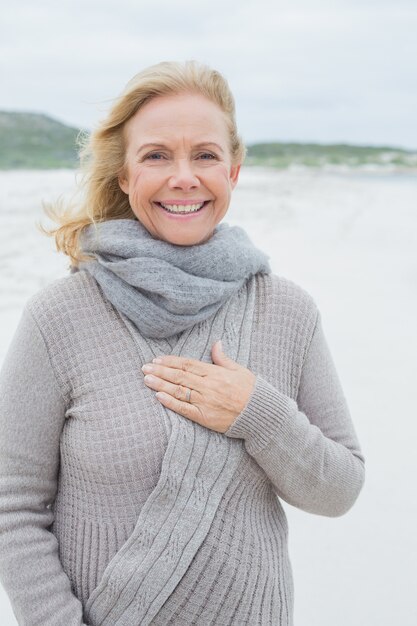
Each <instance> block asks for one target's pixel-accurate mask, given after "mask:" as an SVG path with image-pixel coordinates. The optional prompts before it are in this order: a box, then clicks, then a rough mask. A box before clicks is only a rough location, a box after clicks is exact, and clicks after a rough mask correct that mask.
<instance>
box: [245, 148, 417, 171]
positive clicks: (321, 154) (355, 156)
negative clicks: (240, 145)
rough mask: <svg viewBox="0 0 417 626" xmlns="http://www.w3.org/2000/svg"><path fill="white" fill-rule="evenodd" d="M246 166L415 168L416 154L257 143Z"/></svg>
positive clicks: (248, 154) (392, 149) (394, 149)
mask: <svg viewBox="0 0 417 626" xmlns="http://www.w3.org/2000/svg"><path fill="white" fill-rule="evenodd" d="M245 165H263V166H271V167H278V168H285V167H288V166H289V165H304V166H309V167H323V166H326V165H347V166H349V167H360V166H364V165H383V166H391V167H398V168H416V167H417V151H408V150H402V149H400V148H392V147H388V146H380V147H373V146H355V145H348V144H327V145H322V144H316V143H257V144H253V145H251V146H248V153H247V157H246V161H245Z"/></svg>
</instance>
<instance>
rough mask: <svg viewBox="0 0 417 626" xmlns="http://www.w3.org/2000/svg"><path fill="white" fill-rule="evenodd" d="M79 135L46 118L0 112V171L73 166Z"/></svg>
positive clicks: (31, 114)
mask: <svg viewBox="0 0 417 626" xmlns="http://www.w3.org/2000/svg"><path fill="white" fill-rule="evenodd" d="M78 132H79V130H78V129H76V128H71V127H70V126H66V125H65V124H61V122H58V121H56V120H54V119H52V118H51V117H48V116H47V115H41V114H38V113H17V112H8V111H7V112H6V111H0V147H1V148H0V169H24V168H28V169H30V168H35V169H49V168H60V167H76V165H77V148H76V138H77V135H78Z"/></svg>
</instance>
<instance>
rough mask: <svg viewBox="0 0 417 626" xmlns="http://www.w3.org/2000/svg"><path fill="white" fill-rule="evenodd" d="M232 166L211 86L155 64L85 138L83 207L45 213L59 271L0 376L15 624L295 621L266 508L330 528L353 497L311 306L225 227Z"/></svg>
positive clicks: (4, 553) (232, 127) (355, 479)
mask: <svg viewBox="0 0 417 626" xmlns="http://www.w3.org/2000/svg"><path fill="white" fill-rule="evenodd" d="M244 155H245V148H244V145H243V143H242V141H241V139H240V138H239V135H238V133H237V129H236V123H235V108H234V100H233V96H232V94H231V92H230V90H229V87H228V84H227V82H226V80H225V79H224V78H223V77H222V76H221V75H220V74H219V73H218V72H217V71H216V70H213V69H211V68H209V67H207V66H205V65H200V64H198V63H196V62H194V61H188V62H185V63H170V62H164V63H160V64H158V65H156V66H153V67H151V68H147V69H145V70H143V71H142V72H140V73H139V74H138V75H137V76H135V77H134V78H133V79H132V80H131V81H130V83H128V85H127V86H126V89H125V90H124V92H123V93H122V94H121V96H120V97H119V99H118V100H117V101H116V102H115V104H114V106H113V107H112V108H111V110H110V111H109V113H108V115H107V117H106V118H105V119H104V120H103V121H102V122H101V123H100V124H99V126H98V128H97V129H96V130H95V131H94V132H93V133H92V134H91V136H90V137H89V138H88V139H87V142H86V144H85V145H84V148H83V150H82V153H81V165H82V167H83V168H84V173H85V177H84V182H83V187H82V189H83V190H84V197H82V199H81V201H80V203H79V204H78V205H74V206H69V207H68V208H65V209H64V210H63V209H62V207H60V205H57V207H55V208H54V209H52V208H50V209H49V211H48V213H49V215H50V216H52V217H54V218H55V219H56V221H57V223H58V228H56V229H53V230H51V231H50V232H49V233H48V231H45V232H47V233H48V234H52V235H54V236H55V241H56V245H57V247H58V249H59V250H61V251H63V252H64V253H65V254H67V255H68V256H69V257H70V260H71V273H70V275H69V276H65V277H64V278H61V279H58V280H55V281H54V282H52V283H51V284H49V285H47V286H46V287H44V288H43V289H41V290H40V291H39V292H38V293H37V294H35V295H34V296H32V297H31V298H30V299H29V301H28V302H27V304H26V306H25V308H24V311H23V314H22V317H21V320H20V323H19V325H18V328H17V331H16V334H15V337H14V339H13V341H12V343H11V345H10V348H9V351H8V353H7V355H6V359H5V361H4V363H3V368H2V370H1V373H0V433H1V434H0V557H1V558H0V578H1V582H2V584H3V586H4V588H5V589H6V591H7V593H8V594H9V597H10V600H11V603H12V606H13V609H14V612H15V614H16V617H17V619H18V622H19V623H21V624H31V625H32V626H56V624H65V625H66V626H67V625H68V626H80V625H81V624H84V625H89V626H117V625H119V626H122V625H125V624H129V626H130V625H132V626H134V625H136V624H141V625H142V626H145V625H148V624H149V625H150V624H152V625H154V626H165V625H168V624H171V625H177V626H187V625H188V626H191V625H192V624H193V625H199V626H206V625H207V624H212V625H214V624H216V625H217V624H218V625H219V626H220V625H222V624H224V625H226V624H227V625H233V626H241V625H242V624H251V625H252V624H268V625H270V624H271V625H272V624H274V626H292V625H293V609H294V601H293V598H294V595H293V578H292V569H291V564H290V559H289V554H288V525H287V519H286V515H285V511H284V508H283V505H282V502H281V501H286V502H287V503H289V504H291V505H293V506H296V507H298V508H300V509H302V510H304V511H307V512H309V513H315V514H317V515H327V516H332V517H336V516H339V515H343V514H344V513H345V512H346V511H348V510H349V509H350V507H351V506H352V505H353V504H354V502H355V501H356V499H357V497H358V495H359V493H360V491H361V489H362V485H363V481H364V457H363V454H362V452H361V449H360V446H359V442H358V440H357V437H356V434H355V429H354V426H353V423H352V420H351V417H350V414H349V409H348V406H347V403H346V399H345V397H344V394H343V390H342V387H341V385H340V382H339V379H338V375H337V373H336V371H335V367H334V363H333V360H332V357H331V354H330V351H329V348H328V346H327V343H326V339H325V336H324V332H323V329H322V326H321V316H320V312H319V310H318V308H317V306H316V304H315V302H314V299H313V298H312V296H311V295H310V294H308V293H307V292H306V291H305V290H304V289H303V288H302V287H300V286H299V285H296V284H295V283H293V282H292V281H290V280H289V279H287V278H284V277H282V276H277V275H275V274H272V272H271V268H270V266H269V262H268V257H267V255H265V254H264V252H262V251H261V250H259V249H258V248H257V247H255V246H254V244H253V243H252V242H251V240H250V238H249V237H248V235H247V234H246V232H245V231H244V230H243V229H242V228H240V227H238V226H234V227H231V226H229V225H228V224H227V223H221V220H222V219H223V217H224V216H225V215H226V213H227V210H228V207H229V204H230V199H231V194H232V192H233V189H234V188H235V186H236V184H237V182H238V177H239V170H240V167H241V164H242V162H243V159H244ZM254 208H255V209H256V207H254Z"/></svg>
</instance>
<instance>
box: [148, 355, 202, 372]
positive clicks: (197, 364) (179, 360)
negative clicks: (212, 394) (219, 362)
mask: <svg viewBox="0 0 417 626" xmlns="http://www.w3.org/2000/svg"><path fill="white" fill-rule="evenodd" d="M152 363H157V364H160V365H165V366H166V367H173V368H175V369H178V370H183V371H186V372H191V373H192V374H196V375H197V376H207V375H208V374H209V372H210V369H212V368H213V367H214V366H213V365H212V364H211V363H205V362H204V361H198V360H197V359H190V358H188V357H183V356H175V355H173V354H166V355H163V356H159V357H157V358H156V359H153V361H152Z"/></svg>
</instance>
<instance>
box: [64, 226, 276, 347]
mask: <svg viewBox="0 0 417 626" xmlns="http://www.w3.org/2000/svg"><path fill="white" fill-rule="evenodd" d="M80 246H81V249H82V251H83V252H86V253H88V254H93V255H94V257H95V260H92V261H85V262H81V263H80V264H79V266H78V267H79V269H85V270H87V271H88V272H90V274H91V275H92V276H93V277H94V278H95V280H96V281H97V283H98V284H99V285H100V287H101V289H102V291H103V293H104V295H105V296H106V298H107V299H108V300H110V302H111V303H112V304H113V305H114V306H115V307H116V309H117V310H119V311H121V312H122V313H124V314H125V315H126V316H127V317H128V318H129V319H130V320H131V321H132V322H133V323H134V324H135V326H136V327H137V328H138V329H139V331H140V332H141V333H142V334H143V335H144V336H145V337H150V338H153V339H162V338H166V337H170V336H172V335H175V334H177V333H180V332H181V331H183V330H185V329H187V328H190V327H192V326H194V325H195V324H197V323H198V322H201V321H202V320H205V319H207V318H209V317H211V316H212V315H214V314H215V313H216V312H217V311H218V310H219V309H220V307H221V306H222V305H223V304H224V303H225V302H226V300H228V298H230V296H231V295H232V294H234V293H235V292H236V291H238V290H239V289H240V287H241V286H242V285H243V284H244V283H245V281H246V280H247V279H248V278H249V277H250V276H252V275H254V274H257V273H258V272H260V273H263V274H269V273H270V272H271V268H270V266H269V263H268V259H269V257H268V256H267V255H266V254H265V253H264V252H262V251H261V250H259V249H258V248H256V247H255V246H254V245H253V243H252V242H251V240H250V239H249V237H248V235H247V234H246V232H245V231H244V230H243V229H242V228H241V227H240V226H229V225H228V224H226V223H221V224H218V225H217V227H216V228H215V230H214V233H213V235H212V236H211V238H210V239H209V240H207V241H206V242H204V243H202V244H198V245H194V246H180V245H175V244H171V243H168V242H166V241H162V240H159V239H155V238H153V237H152V235H151V234H150V233H149V231H148V230H146V228H145V227H144V226H143V225H142V224H141V222H139V221H138V220H136V219H117V220H107V221H105V222H99V223H98V224H97V229H96V227H95V226H94V225H93V224H91V225H89V226H87V227H86V228H84V230H83V231H82V232H81V234H80ZM76 271H78V270H77V268H72V270H71V272H76Z"/></svg>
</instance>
